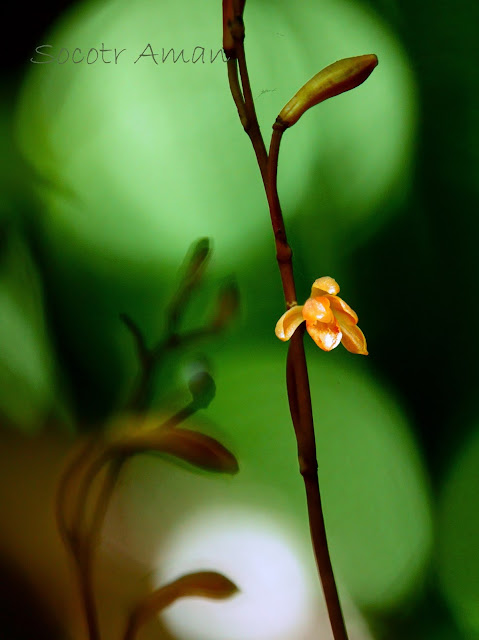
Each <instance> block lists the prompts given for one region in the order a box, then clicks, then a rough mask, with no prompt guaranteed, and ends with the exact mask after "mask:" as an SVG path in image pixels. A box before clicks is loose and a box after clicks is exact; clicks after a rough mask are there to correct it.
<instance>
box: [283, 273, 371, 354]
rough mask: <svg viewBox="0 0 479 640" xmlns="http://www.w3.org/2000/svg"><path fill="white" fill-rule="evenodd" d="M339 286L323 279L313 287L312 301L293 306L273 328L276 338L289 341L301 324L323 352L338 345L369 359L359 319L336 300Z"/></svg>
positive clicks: (326, 278) (317, 281)
mask: <svg viewBox="0 0 479 640" xmlns="http://www.w3.org/2000/svg"><path fill="white" fill-rule="evenodd" d="M338 293H339V285H338V283H337V282H336V280H334V279H333V278H331V277H329V276H323V277H322V278H318V279H317V280H315V282H314V283H313V286H312V288H311V297H310V298H308V299H307V300H306V302H305V303H304V305H297V304H295V305H294V306H292V307H291V308H290V309H288V311H286V313H284V314H283V315H282V316H281V318H280V319H279V320H278V322H277V324H276V329H275V333H276V336H277V337H278V338H279V339H280V340H283V341H286V340H289V339H290V338H291V336H292V335H293V333H294V332H295V331H296V329H297V328H298V327H299V325H300V324H301V323H302V322H306V331H307V332H308V333H309V335H310V336H311V337H312V338H313V340H314V341H315V343H316V344H317V345H318V347H319V348H320V349H323V351H331V350H332V349H335V348H336V347H337V346H338V344H339V343H340V342H342V343H343V346H344V347H345V348H346V349H347V350H348V351H350V352H351V353H359V354H362V355H368V350H367V345H366V338H365V337H364V334H363V332H362V331H361V329H360V328H359V327H358V326H357V322H358V316H357V315H356V313H355V312H354V311H353V310H352V309H351V307H350V306H349V305H348V304H346V303H345V302H344V300H342V299H341V298H338V296H337V294H338Z"/></svg>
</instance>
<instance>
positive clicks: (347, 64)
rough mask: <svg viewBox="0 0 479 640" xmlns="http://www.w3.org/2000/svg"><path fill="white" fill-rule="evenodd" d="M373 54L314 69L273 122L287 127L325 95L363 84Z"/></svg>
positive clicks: (337, 93)
mask: <svg viewBox="0 0 479 640" xmlns="http://www.w3.org/2000/svg"><path fill="white" fill-rule="evenodd" d="M377 64H378V59H377V57H376V56H375V55H374V54H368V55H365V56H356V57H354V58H344V59H343V60H338V61H337V62H333V64H330V65H329V66H328V67H326V68H325V69H323V70H322V71H320V72H319V73H317V74H316V75H315V76H314V77H312V78H311V80H309V81H308V82H307V83H306V84H305V85H304V86H303V87H301V89H300V90H299V91H298V93H296V95H295V96H293V97H292V98H291V100H290V101H289V102H288V104H287V105H286V106H285V107H283V109H282V110H281V113H280V114H279V116H278V117H277V119H276V123H277V124H278V125H279V126H280V127H281V128H284V129H286V128H287V127H291V126H292V125H293V124H295V123H296V122H298V120H299V119H300V118H301V116H302V115H303V113H304V112H305V111H307V110H308V109H310V108H311V107H314V105H316V104H319V103H320V102H324V100H327V99H328V98H333V97H334V96H337V95H339V94H340V93H344V92H345V91H349V90H350V89H354V88H355V87H358V86H359V85H360V84H362V83H363V82H364V81H365V80H366V79H367V78H368V77H369V75H370V74H371V73H372V71H373V69H374V68H375V67H376V66H377Z"/></svg>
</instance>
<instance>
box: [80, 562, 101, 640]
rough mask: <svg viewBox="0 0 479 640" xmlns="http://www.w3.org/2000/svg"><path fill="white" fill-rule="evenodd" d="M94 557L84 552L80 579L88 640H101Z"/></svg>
mask: <svg viewBox="0 0 479 640" xmlns="http://www.w3.org/2000/svg"><path fill="white" fill-rule="evenodd" d="M92 560H93V558H92V555H91V554H90V553H89V552H88V551H84V552H83V553H82V554H81V555H80V557H79V562H78V564H77V569H78V579H79V583H80V590H81V595H82V602H83V608H84V611H85V619H86V623H87V629H88V640H100V638H101V636H100V627H99V624H98V614H97V609H96V603H95V594H94V593H93V576H92Z"/></svg>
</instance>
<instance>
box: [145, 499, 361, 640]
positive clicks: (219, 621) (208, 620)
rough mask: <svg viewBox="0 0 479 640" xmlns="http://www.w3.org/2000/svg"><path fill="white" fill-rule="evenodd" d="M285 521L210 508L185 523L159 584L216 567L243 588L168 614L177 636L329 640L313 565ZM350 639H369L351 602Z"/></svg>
mask: <svg viewBox="0 0 479 640" xmlns="http://www.w3.org/2000/svg"><path fill="white" fill-rule="evenodd" d="M304 555H305V554H304V553H303V551H302V550H301V548H300V546H299V545H298V544H297V543H296V542H295V541H294V539H293V538H288V535H287V533H285V531H284V530H282V528H280V526H279V523H275V522H274V520H271V519H266V518H265V517H264V516H262V515H261V514H259V513H255V512H254V511H249V512H247V511H246V510H245V509H229V510H228V509H226V510H225V509H222V510H221V511H219V510H217V511H205V512H203V513H202V514H196V516H195V517H193V518H191V519H188V520H185V521H183V522H182V524H181V526H180V527H179V528H178V530H176V531H174V533H173V534H172V535H171V537H170V539H169V540H168V541H166V544H165V546H163V548H162V552H161V558H159V559H158V569H157V571H156V573H155V575H154V578H153V580H154V583H155V586H156V587H159V586H161V585H164V584H165V583H167V582H169V581H171V580H174V579H175V578H177V577H179V576H180V575H183V574H185V573H189V572H195V571H200V570H214V571H218V572H220V573H223V574H224V575H225V576H226V577H227V578H229V579H230V580H232V581H233V582H234V583H235V584H236V585H237V587H238V588H239V590H240V593H238V594H237V595H235V596H233V597H232V598H230V599H228V600H221V601H216V600H207V599H204V598H185V599H183V600H179V601H177V602H176V603H175V604H174V605H173V606H171V607H170V608H169V609H168V610H167V611H166V612H165V613H164V614H163V615H162V617H163V622H164V623H165V625H166V626H167V628H168V629H169V631H170V632H171V633H172V634H173V635H174V636H175V637H177V638H184V639H185V640H186V639H188V640H189V639H191V640H193V639H194V640H291V638H295V639H296V640H331V639H332V634H331V631H330V627H329V621H328V618H327V613H326V610H325V605H324V599H323V596H322V593H321V591H320V589H319V586H318V585H317V582H316V581H317V577H316V574H315V568H314V567H308V566H307V564H306V558H304V557H303V556H304ZM347 621H348V628H349V630H350V638H351V640H370V639H371V635H370V634H369V632H368V630H367V628H366V626H365V624H363V623H362V622H361V621H360V619H359V617H358V615H357V613H354V612H353V611H352V610H351V606H350V605H349V604H348V605H347Z"/></svg>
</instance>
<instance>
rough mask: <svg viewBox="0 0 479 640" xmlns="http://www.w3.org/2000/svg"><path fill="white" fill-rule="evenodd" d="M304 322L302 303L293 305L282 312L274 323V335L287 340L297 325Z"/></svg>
mask: <svg viewBox="0 0 479 640" xmlns="http://www.w3.org/2000/svg"><path fill="white" fill-rule="evenodd" d="M302 322H304V318H303V305H295V306H294V307H291V309H288V311H286V313H283V315H282V316H281V318H280V319H279V320H278V322H277V323H276V328H275V330H274V332H275V334H276V337H277V338H279V339H280V340H282V341H283V342H285V341H286V340H289V339H290V338H291V336H292V335H293V333H294V332H295V331H296V329H297V328H298V327H299V325H300V324H301V323H302Z"/></svg>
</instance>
